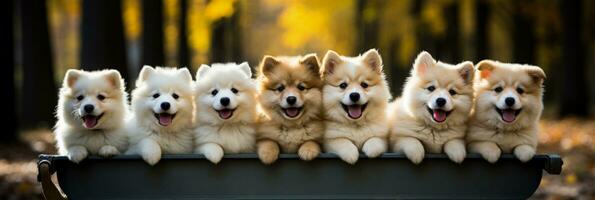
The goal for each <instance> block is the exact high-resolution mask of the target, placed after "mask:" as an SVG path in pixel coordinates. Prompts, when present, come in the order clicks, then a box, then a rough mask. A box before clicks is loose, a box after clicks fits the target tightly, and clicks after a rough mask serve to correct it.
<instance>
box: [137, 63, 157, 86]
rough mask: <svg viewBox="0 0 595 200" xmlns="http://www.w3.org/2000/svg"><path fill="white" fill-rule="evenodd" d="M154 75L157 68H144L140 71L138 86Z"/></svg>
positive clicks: (147, 66)
mask: <svg viewBox="0 0 595 200" xmlns="http://www.w3.org/2000/svg"><path fill="white" fill-rule="evenodd" d="M153 74H155V68H153V67H151V66H149V65H145V66H143V69H141V70H140V73H139V75H138V79H137V81H136V83H137V85H138V83H141V82H145V81H146V80H147V79H149V78H150V77H151V76H153Z"/></svg>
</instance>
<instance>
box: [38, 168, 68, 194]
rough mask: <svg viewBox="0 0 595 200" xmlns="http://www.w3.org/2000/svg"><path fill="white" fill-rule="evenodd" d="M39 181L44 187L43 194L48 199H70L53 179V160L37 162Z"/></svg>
mask: <svg viewBox="0 0 595 200" xmlns="http://www.w3.org/2000/svg"><path fill="white" fill-rule="evenodd" d="M37 170H38V173H39V174H38V175H37V181H39V182H41V187H42V189H43V196H44V197H45V199H47V200H54V199H56V200H65V199H68V197H67V196H66V194H64V193H63V192H62V190H61V189H60V186H58V185H57V184H55V183H54V182H53V181H52V173H53V172H52V162H51V161H50V160H47V159H44V160H40V161H39V162H38V163H37Z"/></svg>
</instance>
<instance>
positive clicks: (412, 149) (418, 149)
mask: <svg viewBox="0 0 595 200" xmlns="http://www.w3.org/2000/svg"><path fill="white" fill-rule="evenodd" d="M403 153H405V156H407V158H409V160H411V162H413V163H414V164H419V163H421V161H422V160H423V159H424V155H425V151H424V148H423V146H421V145H405V146H404V147H403Z"/></svg>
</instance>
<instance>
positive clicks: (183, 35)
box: [178, 0, 191, 69]
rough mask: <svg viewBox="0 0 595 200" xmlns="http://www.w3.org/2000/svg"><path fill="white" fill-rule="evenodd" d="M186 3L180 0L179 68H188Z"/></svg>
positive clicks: (184, 0)
mask: <svg viewBox="0 0 595 200" xmlns="http://www.w3.org/2000/svg"><path fill="white" fill-rule="evenodd" d="M187 15H188V1H187V0H180V35H179V36H178V64H179V66H181V67H188V68H189V69H190V68H191V67H190V57H189V54H188V33H187V32H188V24H187V23H188V21H187V20H186V19H187Z"/></svg>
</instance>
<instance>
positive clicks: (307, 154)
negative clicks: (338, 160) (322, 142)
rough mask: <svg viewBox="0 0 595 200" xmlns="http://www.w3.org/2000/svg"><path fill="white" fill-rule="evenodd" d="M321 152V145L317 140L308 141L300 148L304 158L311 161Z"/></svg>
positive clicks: (299, 153)
mask: <svg viewBox="0 0 595 200" xmlns="http://www.w3.org/2000/svg"><path fill="white" fill-rule="evenodd" d="M318 154H320V146H319V145H318V144H317V143H315V142H306V143H304V144H302V146H301V147H300V148H299V149H298V155H299V156H300V158H301V159H302V160H306V161H310V160H312V159H314V158H316V157H317V156H318Z"/></svg>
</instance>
